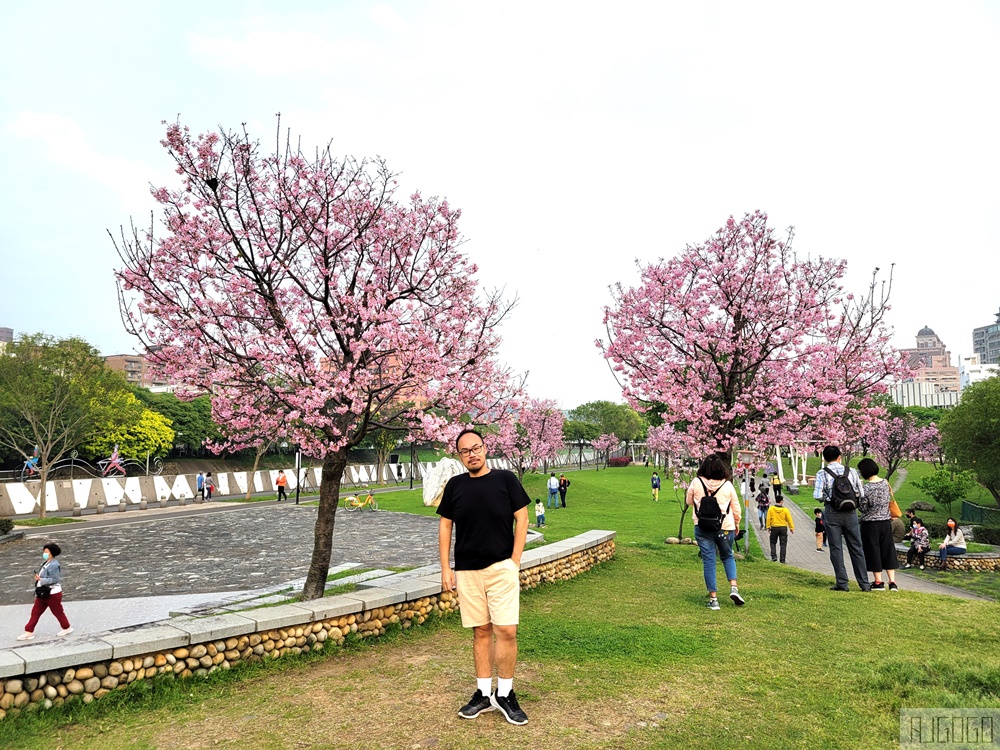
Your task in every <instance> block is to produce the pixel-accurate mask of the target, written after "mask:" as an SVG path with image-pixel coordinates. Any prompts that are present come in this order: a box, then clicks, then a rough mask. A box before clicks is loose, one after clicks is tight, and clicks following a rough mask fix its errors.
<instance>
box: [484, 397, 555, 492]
mask: <svg viewBox="0 0 1000 750" xmlns="http://www.w3.org/2000/svg"><path fill="white" fill-rule="evenodd" d="M492 440H493V441H495V442H494V446H493V452H494V453H497V454H499V455H502V456H503V457H505V458H506V459H507V460H508V461H510V463H511V466H513V467H514V470H515V471H516V472H517V476H518V478H519V479H520V478H522V477H523V476H524V473H525V472H526V471H528V470H529V469H531V470H535V469H537V468H538V466H539V465H540V464H543V463H545V464H547V463H548V462H549V461H554V460H555V459H556V458H557V457H558V455H559V451H560V450H562V448H563V413H562V411H561V410H560V409H559V408H558V406H557V404H556V402H555V401H553V400H546V399H527V400H525V401H523V402H522V403H519V404H517V405H515V407H514V408H513V409H511V410H510V411H509V412H508V414H507V415H506V417H505V418H504V419H503V420H501V422H500V425H499V429H498V431H497V434H496V436H495V437H494V438H492Z"/></svg>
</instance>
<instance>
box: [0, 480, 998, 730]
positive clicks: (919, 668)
mask: <svg viewBox="0 0 1000 750" xmlns="http://www.w3.org/2000/svg"><path fill="white" fill-rule="evenodd" d="M647 477H648V471H647V470H644V469H641V468H629V469H612V470H608V471H602V472H593V471H589V472H583V473H577V472H574V473H573V474H572V475H570V478H571V479H572V481H573V485H572V487H571V488H570V493H569V497H568V505H569V508H567V509H566V510H562V509H560V510H558V511H554V512H550V514H549V518H548V528H547V529H546V531H547V532H548V533H547V537H548V538H549V539H559V538H564V537H566V536H571V535H572V534H575V533H577V532H578V531H581V530H585V529H591V528H608V529H617V530H618V531H619V536H618V545H619V547H618V550H619V551H618V554H617V556H616V559H615V560H614V561H612V562H611V563H608V564H606V565H603V566H601V567H600V568H598V569H596V570H594V571H591V572H589V573H587V574H585V575H583V576H581V577H580V578H579V579H577V580H576V581H573V582H570V583H566V584H559V585H551V586H543V587H541V588H539V589H536V590H534V591H531V592H528V593H526V594H525V595H524V597H523V599H522V621H521V622H522V624H521V629H520V638H519V640H520V647H521V651H520V658H519V667H518V669H519V672H518V674H519V677H518V683H517V684H518V692H519V695H520V696H521V698H522V705H523V706H524V708H525V709H526V710H527V711H528V712H529V715H530V716H531V717H532V720H531V722H530V723H529V724H528V725H527V726H526V727H523V728H520V729H515V728H513V727H508V726H507V725H505V724H503V723H502V722H501V721H500V720H499V719H498V717H496V716H495V715H487V716H484V717H480V719H479V720H477V721H475V722H466V721H461V720H459V719H458V718H457V717H455V716H454V711H455V709H456V708H457V707H458V705H459V704H460V703H461V702H462V701H463V700H464V699H466V698H467V693H469V692H470V685H471V684H472V683H471V658H470V654H469V646H470V643H469V638H468V634H467V633H466V632H464V631H462V630H461V628H460V627H459V624H458V622H457V620H451V621H447V622H443V623H441V624H440V625H439V626H437V627H436V628H434V629H433V630H431V631H429V632H425V633H416V632H408V633H407V634H405V637H400V638H397V639H394V640H391V641H390V642H387V643H384V644H381V645H380V646H378V647H377V648H369V649H366V648H359V649H357V650H354V651H348V652H346V653H342V654H338V655H336V656H334V657H332V658H326V659H323V660H308V659H307V660H302V661H300V662H298V663H292V660H289V662H288V663H286V664H280V663H279V664H275V665H273V666H272V667H271V668H269V669H265V670H253V671H251V672H249V673H248V675H247V679H246V680H244V681H234V680H233V679H232V678H231V677H228V676H222V677H221V678H220V679H219V680H210V681H208V682H207V683H198V682H185V683H184V685H183V686H178V685H176V684H174V685H169V684H164V685H163V686H162V687H158V688H157V691H159V692H160V693H161V694H160V695H154V696H153V697H152V698H151V699H150V700H149V701H148V702H147V703H146V704H145V706H143V704H141V703H140V704H136V705H135V706H132V705H131V703H132V701H130V700H124V699H126V698H128V697H129V696H127V695H123V696H122V698H123V700H116V701H114V702H105V701H98V702H97V703H95V704H94V705H93V706H90V707H77V708H75V709H73V712H72V713H70V712H69V711H65V710H64V711H60V712H49V713H47V714H42V715H40V716H39V717H38V718H37V719H31V720H28V721H24V720H18V721H16V722H9V721H5V722H0V746H2V747H5V748H7V747H10V748H14V747H24V748H51V747H58V746H63V747H74V748H84V749H87V748H95V749H96V748H104V747H107V746H108V743H109V742H111V741H112V740H111V738H114V739H113V743H114V745H115V747H119V748H167V747H178V746H183V747H193V748H201V747H224V748H236V747H259V748H282V747H293V746H314V747H411V746H415V745H417V743H421V742H422V743H424V746H427V745H428V744H432V745H433V746H435V747H438V748H452V747H454V748H472V747H486V748H497V747H504V748H507V747H511V748H515V747H531V748H533V750H545V749H547V748H560V750H561V749H562V748H566V747H574V748H651V747H676V746H678V745H681V744H683V745H686V746H688V747H697V748H701V747H706V748H708V747H711V748H729V747H733V748H736V747H739V748H746V747H752V748H790V747H810V748H813V747H823V748H861V747H864V748H877V747H887V748H888V747H895V746H896V743H897V736H898V727H899V724H898V710H899V708H900V707H901V706H951V707H972V706H975V707H1000V658H998V657H997V656H996V653H997V651H998V648H997V647H998V646H1000V635H998V634H997V632H996V627H995V623H996V604H994V603H986V602H965V601H960V600H954V599H950V598H944V597H935V596H931V595H923V594H918V593H915V592H900V593H899V594H898V595H893V596H890V595H886V594H876V595H863V594H861V593H860V592H854V593H851V594H847V595H838V594H834V593H832V592H830V591H828V590H827V586H828V585H829V582H830V580H829V579H828V578H826V577H824V576H818V575H815V574H811V573H807V572H803V571H797V570H794V569H790V568H786V567H780V566H772V565H768V564H766V563H763V562H761V563H754V562H751V563H744V564H741V566H740V580H741V584H742V589H743V591H744V593H745V595H746V596H747V600H748V603H747V606H746V607H744V608H742V609H736V608H735V607H733V606H731V605H730V604H729V603H728V602H726V603H724V605H723V610H722V611H721V612H710V611H708V610H707V609H706V608H705V606H704V603H705V602H704V585H703V582H702V577H701V566H700V563H699V561H698V559H697V557H696V549H695V548H692V547H681V546H667V545H664V544H663V543H662V540H663V538H664V537H665V536H667V535H671V534H674V533H675V532H676V527H677V519H678V512H679V511H678V509H677V507H676V505H675V504H674V503H672V502H666V501H665V500H666V498H665V500H664V501H661V502H660V503H659V504H653V503H652V501H651V500H650V499H649V495H648V491H647V489H646V487H647ZM525 484H526V486H527V488H528V490H529V493H530V494H531V496H532V497H536V496H541V490H542V488H543V487H544V477H539V476H529V477H527V478H526V480H525ZM663 494H664V495H665V496H667V497H669V494H671V493H668V492H667V491H664V493H663ZM380 503H381V499H380ZM393 506H395V507H393ZM384 507H387V508H392V509H399V510H408V511H411V512H418V513H425V514H429V513H432V512H433V509H425V508H423V506H422V505H421V503H420V500H419V497H418V494H417V493H399V494H398V495H393V496H391V498H390V497H386V498H385V506H384ZM689 528H690V527H689ZM116 698H117V696H116ZM102 704H103V705H102ZM261 719H263V720H261ZM640 723H645V724H646V726H645V727H644V728H643V727H641V724H640ZM179 742H180V744H178V743H179Z"/></svg>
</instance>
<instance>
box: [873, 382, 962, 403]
mask: <svg viewBox="0 0 1000 750" xmlns="http://www.w3.org/2000/svg"><path fill="white" fill-rule="evenodd" d="M959 395H960V394H958V393H953V392H951V391H939V390H938V389H937V386H935V385H934V384H933V383H914V382H913V381H909V382H906V383H896V385H894V386H891V387H890V388H889V396H890V397H891V398H892V400H893V401H895V402H896V403H897V404H899V405H900V406H954V405H955V404H957V403H958V397H959Z"/></svg>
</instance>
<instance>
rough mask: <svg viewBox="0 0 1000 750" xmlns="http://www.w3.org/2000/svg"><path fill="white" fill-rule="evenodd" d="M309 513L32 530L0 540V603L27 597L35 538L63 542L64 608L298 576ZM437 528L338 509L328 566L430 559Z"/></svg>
mask: <svg viewBox="0 0 1000 750" xmlns="http://www.w3.org/2000/svg"><path fill="white" fill-rule="evenodd" d="M316 511H317V508H316V506H302V505H300V506H295V505H290V504H286V503H281V504H280V505H278V504H268V505H264V504H260V503H256V504H252V505H227V506H226V507H225V508H221V507H220V508H217V509H216V508H213V509H212V511H211V512H203V513H198V514H192V513H183V514H180V515H164V516H161V517H160V518H159V519H157V518H149V519H144V520H137V519H136V518H135V517H133V518H132V519H128V517H127V516H128V514H127V513H123V514H122V516H125V517H126V518H125V520H124V521H123V522H110V521H109V523H107V524H105V523H97V522H91V523H87V524H72V525H66V526H57V527H46V528H44V529H37V530H33V532H32V534H31V535H30V536H28V537H26V538H25V539H24V540H22V541H19V542H12V543H10V544H4V545H0V604H30V603H31V600H32V586H33V579H32V571H33V570H34V569H36V568H37V567H38V565H39V563H40V562H41V549H40V542H41V540H42V539H45V540H48V539H51V540H54V541H57V542H58V543H59V545H60V546H61V547H62V550H63V557H62V559H63V561H64V568H63V578H64V583H65V584H66V589H67V590H66V600H67V606H68V605H69V603H70V602H74V601H77V602H78V601H81V600H88V599H123V598H131V597H139V596H164V595H181V594H202V593H216V592H234V591H243V590H247V589H257V588H262V587H265V586H268V585H272V584H278V583H283V582H286V581H290V580H293V579H296V578H302V577H304V576H305V575H306V573H307V572H308V569H309V560H310V558H311V556H312V547H313V529H314V526H315V523H316ZM136 515H138V514H136ZM116 520H117V519H116ZM437 528H438V522H437V519H436V518H431V517H428V516H419V515H415V514H411V513H393V512H386V511H379V512H375V513H371V512H367V511H360V512H355V513H338V514H337V521H336V526H335V529H334V535H333V556H332V559H331V564H332V565H336V564H338V563H341V562H345V561H348V560H350V561H354V562H359V563H361V564H363V565H365V566H367V567H372V568H385V567H416V566H420V565H426V564H428V563H433V562H436V561H437V557H438V546H437V544H438V542H437ZM35 531H37V532H38V533H34V532H35Z"/></svg>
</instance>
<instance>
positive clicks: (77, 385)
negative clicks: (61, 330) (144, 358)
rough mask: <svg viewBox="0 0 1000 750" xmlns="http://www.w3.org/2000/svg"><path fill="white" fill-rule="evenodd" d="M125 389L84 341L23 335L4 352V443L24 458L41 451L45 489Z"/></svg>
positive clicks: (0, 422) (0, 382) (0, 356)
mask: <svg viewBox="0 0 1000 750" xmlns="http://www.w3.org/2000/svg"><path fill="white" fill-rule="evenodd" d="M127 389H128V385H127V384H126V382H125V379H124V378H122V377H121V375H119V374H118V373H116V372H112V371H111V370H109V369H108V367H107V366H106V365H105V363H104V360H103V359H102V358H101V357H100V355H99V354H98V353H97V350H95V349H94V348H93V347H92V346H90V345H89V344H88V343H87V342H86V341H83V340H82V339H78V338H67V339H55V338H52V337H51V336H46V335H44V334H41V333H39V334H35V335H24V336H20V337H19V338H18V339H17V340H16V341H14V342H13V343H10V344H8V345H7V346H6V347H5V348H4V351H3V352H2V353H0V443H3V444H4V445H5V446H6V447H7V448H9V449H11V450H13V451H15V452H16V453H18V454H19V455H21V456H22V457H23V458H24V459H25V460H27V459H28V458H29V457H31V456H32V455H33V454H34V451H35V449H36V447H37V450H38V467H37V470H38V474H39V479H40V480H41V484H40V487H44V486H45V484H44V483H45V481H46V480H47V479H48V473H49V468H50V467H51V465H52V464H53V463H55V462H56V461H58V460H59V459H60V458H62V457H63V456H65V455H66V453H68V452H69V451H70V450H72V449H74V448H76V447H78V446H80V445H82V444H84V443H86V442H88V441H90V440H92V439H94V437H95V436H96V435H97V434H98V433H99V431H100V429H101V428H102V426H105V425H106V424H107V423H108V422H109V420H110V418H111V415H113V413H114V404H115V402H116V401H117V400H118V396H119V394H121V393H123V392H127ZM40 494H41V493H40ZM39 515H40V516H41V517H43V518H44V517H45V503H44V502H39Z"/></svg>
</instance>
